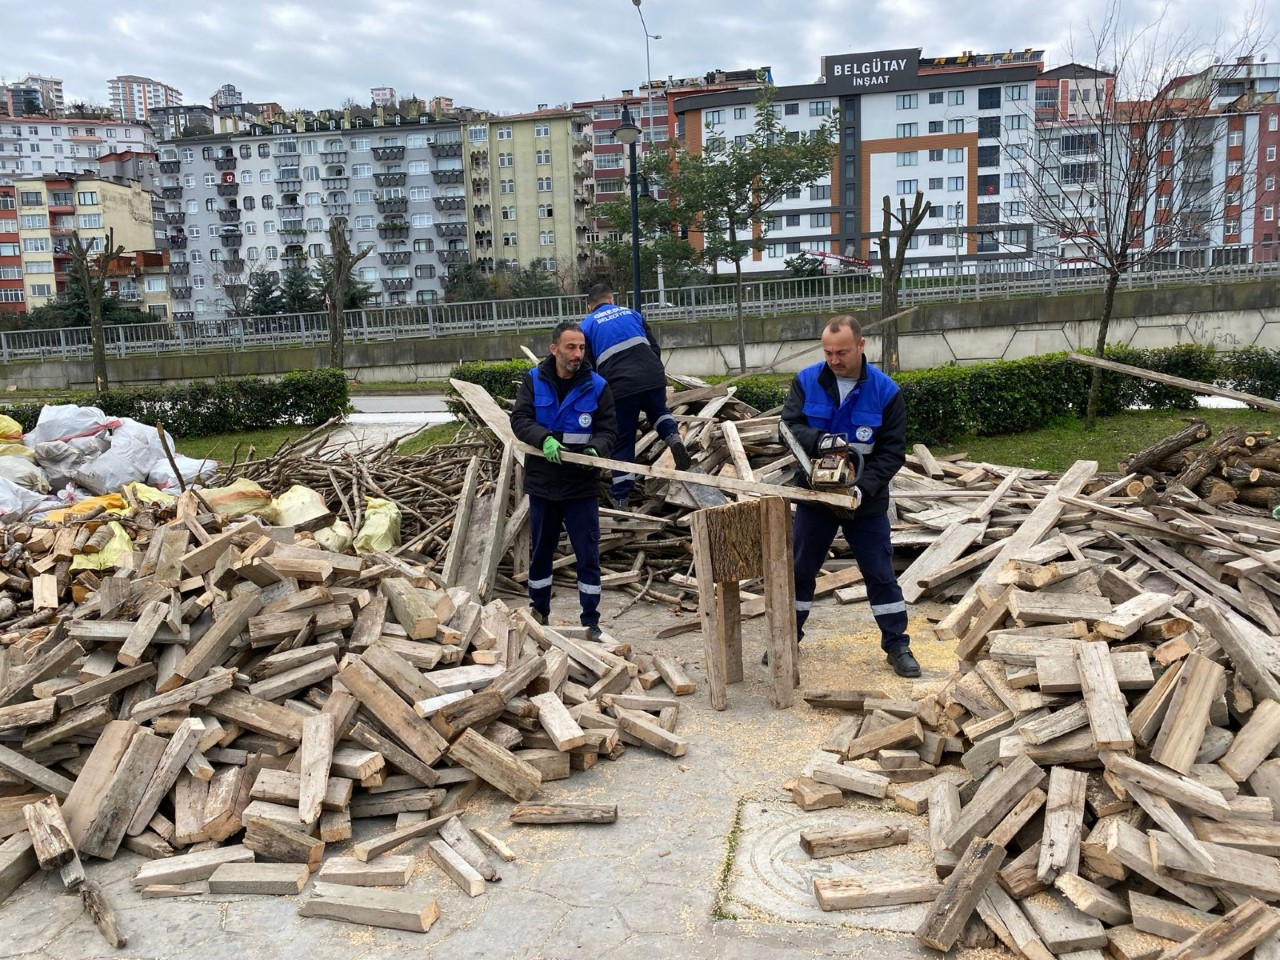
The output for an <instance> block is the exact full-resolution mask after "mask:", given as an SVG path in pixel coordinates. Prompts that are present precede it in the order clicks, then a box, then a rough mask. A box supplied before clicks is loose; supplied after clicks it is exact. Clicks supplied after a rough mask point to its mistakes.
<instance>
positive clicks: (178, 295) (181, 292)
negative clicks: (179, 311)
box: [173, 287, 191, 300]
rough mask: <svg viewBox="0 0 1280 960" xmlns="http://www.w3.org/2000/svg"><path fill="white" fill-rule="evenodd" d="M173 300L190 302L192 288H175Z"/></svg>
mask: <svg viewBox="0 0 1280 960" xmlns="http://www.w3.org/2000/svg"><path fill="white" fill-rule="evenodd" d="M173 299H175V300H190V299H191V288H190V287H174V288H173Z"/></svg>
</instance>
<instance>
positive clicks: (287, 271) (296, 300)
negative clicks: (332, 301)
mask: <svg viewBox="0 0 1280 960" xmlns="http://www.w3.org/2000/svg"><path fill="white" fill-rule="evenodd" d="M323 309H324V301H323V300H322V299H321V297H320V293H319V291H318V290H317V289H316V284H315V278H314V277H313V276H312V275H311V271H310V270H308V269H307V261H306V258H305V257H295V258H293V259H290V260H289V261H288V262H287V263H286V265H285V268H284V272H283V273H282V274H281V275H280V312H281V313H317V312H319V311H321V310H323Z"/></svg>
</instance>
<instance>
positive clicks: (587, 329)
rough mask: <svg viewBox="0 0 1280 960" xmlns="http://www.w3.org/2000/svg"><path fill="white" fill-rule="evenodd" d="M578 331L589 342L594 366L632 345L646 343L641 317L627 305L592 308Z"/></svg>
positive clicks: (647, 342)
mask: <svg viewBox="0 0 1280 960" xmlns="http://www.w3.org/2000/svg"><path fill="white" fill-rule="evenodd" d="M582 332H583V334H584V335H585V336H586V338H587V339H588V340H589V341H591V352H592V353H594V354H595V366H596V369H600V368H601V367H602V366H604V364H605V362H606V361H607V360H609V359H611V358H613V357H616V356H617V355H618V354H620V353H621V352H622V351H623V350H630V349H631V348H632V347H639V346H644V347H646V348H647V347H648V346H649V337H648V335H647V334H646V333H645V329H644V320H643V319H642V318H641V317H640V314H638V313H636V312H635V311H634V310H632V309H630V308H628V307H620V306H617V305H616V304H605V305H603V306H600V307H596V308H595V309H594V310H592V311H591V312H590V313H589V314H587V318H586V319H585V320H583V321H582Z"/></svg>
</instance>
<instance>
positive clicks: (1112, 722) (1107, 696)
mask: <svg viewBox="0 0 1280 960" xmlns="http://www.w3.org/2000/svg"><path fill="white" fill-rule="evenodd" d="M1076 663H1077V664H1078V665H1079V669H1080V689H1081V691H1082V692H1083V694H1084V702H1085V708H1086V709H1087V710H1088V712H1089V729H1090V730H1091V731H1092V732H1093V742H1094V744H1095V745H1096V746H1097V748H1098V749H1099V750H1130V749H1132V748H1133V732H1132V731H1131V730H1130V729H1129V714H1128V709H1129V704H1128V701H1126V700H1125V698H1124V694H1123V693H1121V692H1120V681H1119V680H1117V679H1116V672H1115V669H1114V667H1113V666H1112V663H1111V652H1110V650H1109V648H1108V647H1107V645H1106V644H1105V643H1083V644H1081V645H1080V646H1079V647H1077V648H1076ZM1083 790H1084V788H1083V786H1081V801H1082V802H1083V799H1084V793H1083ZM1049 799H1050V801H1051V802H1052V800H1053V794H1052V791H1050V796H1049ZM1077 839H1078V837H1077ZM1069 872H1074V870H1073V871H1069ZM1052 879H1053V878H1052V877H1049V878H1048V879H1046V880H1045V882H1046V883H1048V882H1050V881H1051V880H1052Z"/></svg>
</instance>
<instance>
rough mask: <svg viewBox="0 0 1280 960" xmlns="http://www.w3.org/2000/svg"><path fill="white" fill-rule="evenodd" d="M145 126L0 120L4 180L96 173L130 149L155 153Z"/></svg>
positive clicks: (0, 170)
mask: <svg viewBox="0 0 1280 960" xmlns="http://www.w3.org/2000/svg"><path fill="white" fill-rule="evenodd" d="M155 149H156V138H155V134H154V133H153V132H152V130H151V128H150V127H149V126H147V125H146V124H145V123H136V122H132V121H129V122H121V121H119V120H102V119H88V120H85V119H77V118H73V117H59V118H49V117H22V118H21V119H18V118H0V179H4V178H7V177H12V178H17V177H24V176H37V177H38V176H43V175H44V174H47V173H76V174H86V173H88V174H97V173H98V172H99V162H98V161H99V158H100V157H101V156H103V155H106V154H109V153H117V152H120V151H125V150H135V151H139V152H148V153H154V152H155Z"/></svg>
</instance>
